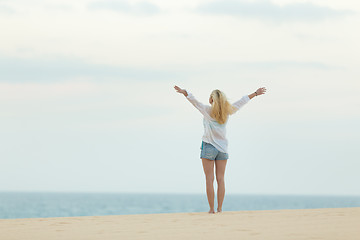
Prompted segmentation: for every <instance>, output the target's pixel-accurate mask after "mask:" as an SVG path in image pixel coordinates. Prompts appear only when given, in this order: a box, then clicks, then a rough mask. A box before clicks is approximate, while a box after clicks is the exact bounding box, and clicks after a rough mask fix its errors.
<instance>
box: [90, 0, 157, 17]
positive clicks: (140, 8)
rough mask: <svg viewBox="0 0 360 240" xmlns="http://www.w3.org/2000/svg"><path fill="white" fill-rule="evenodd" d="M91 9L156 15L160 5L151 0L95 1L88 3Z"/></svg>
mask: <svg viewBox="0 0 360 240" xmlns="http://www.w3.org/2000/svg"><path fill="white" fill-rule="evenodd" d="M88 9H90V10H111V11H116V12H124V13H130V14H139V15H154V14H157V13H159V12H160V9H159V7H158V6H156V5H154V4H152V3H149V2H139V3H135V4H130V3H129V2H127V1H124V0H118V1H115V0H107V1H95V2H91V3H89V4H88Z"/></svg>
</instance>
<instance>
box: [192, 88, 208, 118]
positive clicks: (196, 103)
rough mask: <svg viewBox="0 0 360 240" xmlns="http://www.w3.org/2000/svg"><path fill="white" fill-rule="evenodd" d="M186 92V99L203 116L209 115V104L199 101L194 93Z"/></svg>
mask: <svg viewBox="0 0 360 240" xmlns="http://www.w3.org/2000/svg"><path fill="white" fill-rule="evenodd" d="M186 92H187V94H188V95H187V97H186V99H187V100H189V102H190V103H191V104H192V105H194V107H195V108H197V109H198V110H199V111H200V112H201V113H202V114H203V115H204V116H209V113H208V110H209V108H210V106H207V105H205V104H203V103H201V102H199V101H198V100H196V98H195V97H194V95H193V94H192V93H191V92H189V91H186Z"/></svg>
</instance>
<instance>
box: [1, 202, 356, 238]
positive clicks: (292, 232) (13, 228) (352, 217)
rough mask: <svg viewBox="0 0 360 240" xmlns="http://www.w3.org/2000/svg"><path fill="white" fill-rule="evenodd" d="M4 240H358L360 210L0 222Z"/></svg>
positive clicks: (185, 214)
mask: <svg viewBox="0 0 360 240" xmlns="http://www.w3.org/2000/svg"><path fill="white" fill-rule="evenodd" d="M0 239H1V240H13V239H16V240H20V239H22V240H23V239H36V240H45V239H46V240H50V239H52V240H54V239H87V240H91V239H99V240H100V239H102V240H103V239H106V240H111V239H187V240H188V239H266V240H272V239H274V240H275V239H276V240H279V239H287V240H295V239H307V240H309V239H327V240H331V239H339V240H340V239H341V240H359V239H360V207H359V208H323V209H296V210H266V211H237V212H222V213H217V214H208V213H205V212H204V213H165V214H144V215H117V216H91V217H59V218H24V219H1V220H0Z"/></svg>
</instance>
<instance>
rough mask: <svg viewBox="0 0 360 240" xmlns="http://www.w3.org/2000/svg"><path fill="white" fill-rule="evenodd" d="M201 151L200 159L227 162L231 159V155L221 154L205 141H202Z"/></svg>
mask: <svg viewBox="0 0 360 240" xmlns="http://www.w3.org/2000/svg"><path fill="white" fill-rule="evenodd" d="M200 149H201V154H200V158H206V159H210V160H227V159H228V158H229V154H227V153H223V152H220V151H219V150H217V149H216V148H215V147H214V146H213V145H211V144H210V143H207V142H204V141H202V143H201V148H200Z"/></svg>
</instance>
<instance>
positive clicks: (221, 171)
mask: <svg viewBox="0 0 360 240" xmlns="http://www.w3.org/2000/svg"><path fill="white" fill-rule="evenodd" d="M226 163H227V160H216V161H215V166H216V170H215V171H216V181H217V184H218V189H217V200H218V201H217V202H218V208H217V212H221V211H222V204H223V201H224V197H225V178H224V175H225V168H226Z"/></svg>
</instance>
